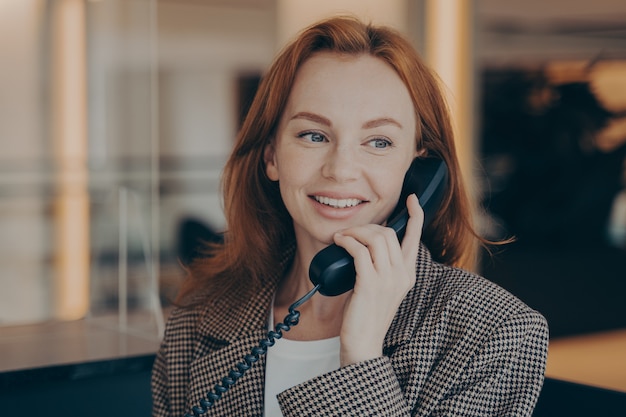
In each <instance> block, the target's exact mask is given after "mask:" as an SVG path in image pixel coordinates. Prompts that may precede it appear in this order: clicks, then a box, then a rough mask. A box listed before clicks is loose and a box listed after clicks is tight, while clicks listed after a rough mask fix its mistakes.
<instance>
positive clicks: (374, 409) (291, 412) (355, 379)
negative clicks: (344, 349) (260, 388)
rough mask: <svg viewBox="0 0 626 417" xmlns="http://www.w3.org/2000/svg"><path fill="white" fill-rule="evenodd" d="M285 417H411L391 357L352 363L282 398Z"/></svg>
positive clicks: (285, 393)
mask: <svg viewBox="0 0 626 417" xmlns="http://www.w3.org/2000/svg"><path fill="white" fill-rule="evenodd" d="M278 403H279V404H280V407H281V410H282V412H283V416H284V417H302V416H409V415H410V413H409V406H408V404H407V401H406V399H405V398H404V395H403V393H402V390H401V388H400V384H399V383H398V380H397V378H396V375H395V372H394V370H393V366H392V365H391V361H390V359H389V358H388V357H385V356H383V357H380V358H376V359H371V360H368V361H364V362H359V363H356V364H352V365H349V366H346V367H343V368H340V369H338V370H336V371H333V372H329V373H327V374H324V375H321V376H319V377H316V378H313V379H311V380H309V381H306V382H304V383H302V384H300V385H296V386H295V387H292V388H289V389H288V390H286V391H283V392H282V393H280V394H279V395H278Z"/></svg>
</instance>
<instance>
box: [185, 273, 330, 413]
mask: <svg viewBox="0 0 626 417" xmlns="http://www.w3.org/2000/svg"><path fill="white" fill-rule="evenodd" d="M319 288H320V284H318V285H316V286H315V287H313V289H312V290H311V291H309V292H308V293H306V294H305V295H304V296H303V297H302V298H300V299H299V300H298V301H296V302H295V303H293V304H292V305H290V306H289V313H288V314H287V315H286V316H285V319H284V320H283V322H284V323H278V324H276V326H274V330H270V331H268V332H267V337H266V338H265V339H262V340H261V341H260V342H259V344H258V346H255V347H253V348H252V350H251V351H250V354H248V355H246V356H244V358H243V361H242V362H239V363H238V364H237V365H235V368H233V369H231V370H230V372H229V373H228V376H226V377H224V378H222V381H221V383H218V384H215V386H214V387H213V391H209V392H208V393H207V395H206V396H205V398H203V399H201V400H200V402H199V404H200V405H199V406H195V407H193V408H192V411H193V415H191V414H189V413H186V414H185V417H194V416H195V417H198V416H201V415H203V414H205V413H206V412H207V411H208V410H209V408H211V407H213V404H215V402H216V401H217V400H219V399H220V398H221V397H222V394H223V393H225V392H226V391H228V389H229V388H230V387H231V386H233V385H235V383H236V382H237V380H239V378H241V377H242V376H244V374H245V373H246V371H247V370H248V369H250V368H251V367H252V365H253V364H254V363H255V362H258V361H259V359H261V356H262V355H265V354H266V353H267V348H268V347H271V346H274V344H275V343H276V340H278V339H280V338H282V337H283V331H285V332H288V331H289V330H290V329H291V327H292V326H295V325H297V324H298V321H299V320H300V312H299V311H297V310H296V308H298V307H300V306H301V305H302V304H304V303H305V302H306V301H308V300H309V298H311V297H312V296H313V294H315V293H316V292H317V290H319Z"/></svg>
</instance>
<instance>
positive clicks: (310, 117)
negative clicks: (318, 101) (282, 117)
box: [291, 111, 333, 127]
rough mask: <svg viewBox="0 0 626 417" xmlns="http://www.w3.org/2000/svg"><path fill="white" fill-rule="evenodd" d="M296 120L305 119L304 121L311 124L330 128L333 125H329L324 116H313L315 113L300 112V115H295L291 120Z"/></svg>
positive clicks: (329, 122)
mask: <svg viewBox="0 0 626 417" xmlns="http://www.w3.org/2000/svg"><path fill="white" fill-rule="evenodd" d="M296 119H305V120H310V121H312V122H315V123H319V124H322V125H325V126H328V127H331V126H332V125H333V124H332V123H331V121H330V120H328V119H327V118H325V117H324V116H320V115H319V114H315V113H309V112H305V111H303V112H300V113H296V114H295V115H294V116H293V117H292V118H291V120H296Z"/></svg>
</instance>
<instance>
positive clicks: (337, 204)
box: [313, 195, 363, 208]
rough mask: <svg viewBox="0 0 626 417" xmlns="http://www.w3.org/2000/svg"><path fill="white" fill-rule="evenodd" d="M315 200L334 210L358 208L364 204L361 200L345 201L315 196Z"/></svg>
mask: <svg viewBox="0 0 626 417" xmlns="http://www.w3.org/2000/svg"><path fill="white" fill-rule="evenodd" d="M313 198H314V199H315V201H317V202H318V203H320V204H323V205H325V206H329V207H332V208H346V207H354V206H358V205H359V204H361V203H362V202H363V200H359V199H356V198H345V199H337V198H330V197H322V196H317V195H314V196H313Z"/></svg>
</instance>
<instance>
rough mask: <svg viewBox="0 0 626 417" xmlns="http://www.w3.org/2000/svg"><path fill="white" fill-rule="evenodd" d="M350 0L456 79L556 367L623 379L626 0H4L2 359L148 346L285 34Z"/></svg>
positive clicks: (1, 369)
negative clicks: (239, 130)
mask: <svg viewBox="0 0 626 417" xmlns="http://www.w3.org/2000/svg"><path fill="white" fill-rule="evenodd" d="M334 13H351V14H355V15H357V16H360V17H363V18H364V19H366V20H372V21H373V22H374V23H382V24H389V25H392V26H394V27H396V28H397V29H399V30H400V31H402V32H403V33H405V34H406V35H407V36H408V37H409V38H410V39H411V40H412V42H413V43H414V45H415V46H416V48H417V49H418V50H419V51H420V52H421V53H422V55H423V56H424V58H425V60H426V61H427V62H429V63H430V64H431V65H432V66H433V67H434V68H435V69H436V70H437V71H438V72H439V74H440V75H441V78H442V80H443V82H444V83H445V84H446V86H447V88H448V91H449V93H450V97H449V99H450V106H451V109H452V112H453V114H454V117H455V122H456V128H457V135H458V146H459V149H460V152H461V163H462V168H463V170H464V172H465V174H466V177H467V179H468V182H469V183H470V185H471V189H472V196H473V198H474V200H475V201H476V203H478V204H480V205H481V206H482V207H483V210H482V212H481V213H480V215H479V217H478V218H477V220H478V222H479V224H480V225H481V231H482V232H483V233H484V234H485V235H486V236H488V237H492V238H506V237H511V236H515V237H516V241H515V243H512V244H511V245H507V246H505V247H503V248H498V249H497V250H496V251H495V252H494V253H493V254H487V253H481V254H480V255H481V256H480V262H479V263H478V265H476V267H475V269H476V270H477V271H478V272H479V273H481V274H483V275H485V276H486V277H487V278H489V279H491V280H493V281H495V282H497V283H499V284H500V285H502V286H504V287H505V288H507V289H509V290H510V291H511V292H513V293H514V294H516V295H517V296H518V297H520V298H521V299H522V300H524V301H525V302H526V303H528V304H529V305H531V306H532V307H534V308H536V309H537V310H539V311H541V312H542V313H543V314H544V315H545V316H546V317H547V319H548V321H549V323H550V326H551V334H552V336H551V346H550V354H549V361H548V370H547V375H548V376H549V377H553V378H556V379H559V380H564V381H571V382H575V383H580V384H585V385H589V386H593V387H598V388H602V389H610V390H615V391H619V392H626V303H624V299H625V295H626V3H624V2H623V1H620V0H599V1H595V0H594V1H583V0H569V1H565V0H560V1H540V0H524V1H522V0H475V1H471V0H468V1H465V0H415V1H411V0H395V1H384V2H383V1H374V0H371V1H358V0H353V1H330V0H325V1H316V2H307V1H301V0H0V33H1V36H0V60H1V62H2V65H1V66H0V68H1V70H0V91H1V92H2V93H1V94H0V144H1V146H0V148H1V149H2V151H1V152H0V374H1V373H14V372H17V371H20V370H26V369H37V368H45V367H51V366H59V365H64V364H73V363H83V362H90V361H103V360H109V359H115V358H128V357H135V356H138V355H149V354H151V353H153V352H154V351H155V350H156V348H157V346H158V343H159V340H160V337H161V335H162V332H163V326H164V321H165V319H166V317H167V314H168V312H169V311H170V309H171V306H172V304H171V300H172V299H173V297H174V296H175V294H176V289H177V286H178V285H179V283H180V282H181V280H182V279H184V271H183V270H182V268H181V265H180V259H181V258H184V257H186V256H190V254H191V253H193V251H194V249H195V248H194V242H196V239H198V238H207V237H210V236H211V233H215V232H219V231H221V230H223V228H224V227H225V225H224V220H223V215H222V211H221V202H220V196H219V180H220V173H221V169H222V167H223V165H224V163H225V160H226V158H227V156H228V153H229V150H230V148H231V146H232V143H233V140H234V138H235V135H236V132H237V128H238V126H239V123H240V121H241V118H242V117H243V115H244V114H245V110H246V106H247V105H248V104H249V102H250V100H251V98H252V96H253V94H254V91H255V88H256V86H257V84H258V82H259V80H260V78H261V77H262V75H263V72H264V70H265V68H266V67H267V66H268V65H269V63H270V62H271V60H272V58H273V57H274V55H275V54H276V53H277V51H278V50H279V48H280V47H281V46H282V45H283V44H284V43H285V42H286V41H287V40H288V39H289V38H290V37H291V36H293V35H294V34H295V33H296V32H297V30H299V29H300V28H302V27H303V26H305V25H306V24H308V23H310V22H312V21H313V20H316V19H317V18H320V17H323V16H327V15H329V14H334Z"/></svg>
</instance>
